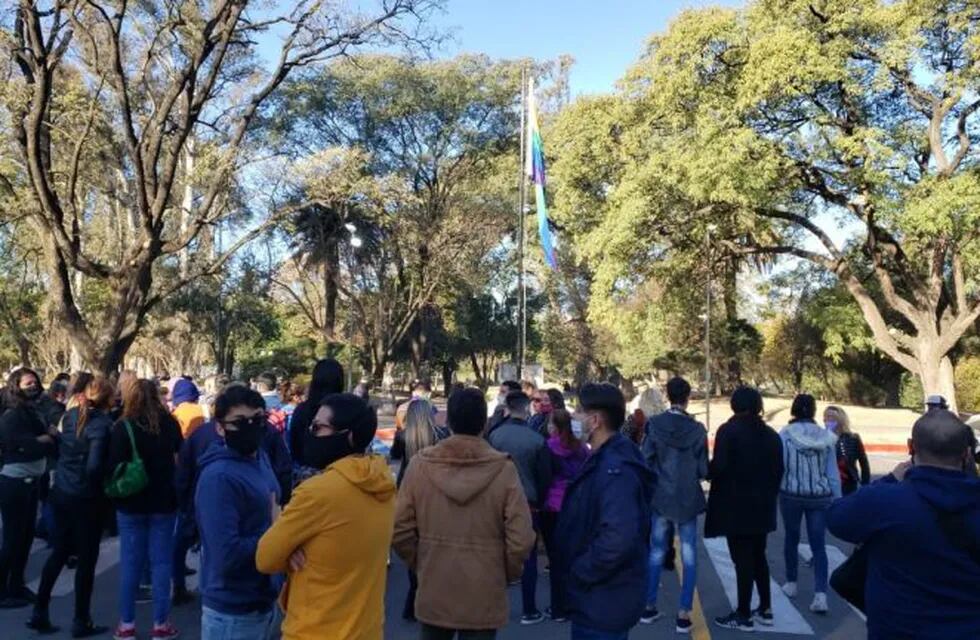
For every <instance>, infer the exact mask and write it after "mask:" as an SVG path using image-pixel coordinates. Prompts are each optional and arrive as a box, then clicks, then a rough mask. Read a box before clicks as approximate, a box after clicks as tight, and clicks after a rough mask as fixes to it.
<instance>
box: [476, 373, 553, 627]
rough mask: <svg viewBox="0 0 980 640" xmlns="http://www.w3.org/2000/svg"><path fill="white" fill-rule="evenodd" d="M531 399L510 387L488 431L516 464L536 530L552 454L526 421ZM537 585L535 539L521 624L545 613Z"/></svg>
mask: <svg viewBox="0 0 980 640" xmlns="http://www.w3.org/2000/svg"><path fill="white" fill-rule="evenodd" d="M529 404H530V399H529V398H528V397H527V396H526V395H525V394H524V392H523V391H512V392H511V393H509V394H508V395H507V415H508V416H509V417H508V418H507V420H506V421H505V422H504V423H503V424H501V425H500V426H499V427H497V428H496V429H494V431H493V433H491V434H490V437H489V438H488V441H489V442H490V446H491V447H493V448H494V449H496V450H497V451H500V452H501V453H506V454H508V455H509V456H510V457H511V459H512V460H513V461H514V464H515V465H516V466H517V473H518V475H519V476H520V477H521V486H522V487H524V495H525V496H526V497H527V504H528V507H529V508H530V509H531V522H532V524H533V525H534V532H535V534H537V533H539V532H540V531H541V522H540V516H539V514H540V511H541V507H542V506H543V505H544V499H545V496H546V495H547V493H548V487H549V486H550V485H551V454H550V453H549V449H548V443H547V441H546V440H545V439H544V438H543V437H542V436H541V434H540V433H538V432H537V431H535V430H533V429H532V428H531V426H530V425H529V423H528V406H529ZM537 588H538V553H537V540H535V544H534V547H533V549H532V551H531V553H530V554H529V555H528V557H527V559H526V562H525V563H524V575H523V576H522V577H521V595H522V598H521V599H522V601H523V604H524V614H523V615H522V616H521V624H522V625H532V624H538V623H540V622H543V621H544V615H543V614H542V613H541V612H540V611H538V606H537V602H536V594H537Z"/></svg>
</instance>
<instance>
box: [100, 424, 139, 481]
mask: <svg viewBox="0 0 980 640" xmlns="http://www.w3.org/2000/svg"><path fill="white" fill-rule="evenodd" d="M123 424H124V425H125V426H126V433H127V434H129V444H130V445H131V446H132V448H133V459H132V460H131V461H129V462H120V463H119V464H118V465H117V466H116V468H115V469H113V471H112V475H111V476H109V477H108V478H107V479H106V482H105V494H106V495H107V496H109V497H110V498H128V497H129V496H134V495H136V494H137V493H139V492H140V491H142V490H143V489H145V488H146V485H147V484H149V482H150V478H149V476H147V475H146V467H145V466H144V465H143V459H142V458H140V454H139V451H137V450H136V438H135V437H133V427H132V425H131V424H130V423H129V420H126V421H125V422H124V423H123Z"/></svg>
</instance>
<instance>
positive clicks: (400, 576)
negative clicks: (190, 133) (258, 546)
mask: <svg viewBox="0 0 980 640" xmlns="http://www.w3.org/2000/svg"><path fill="white" fill-rule="evenodd" d="M901 459H902V456H897V455H896V456H886V455H876V456H872V469H873V472H874V473H875V474H876V475H877V474H881V473H884V472H886V471H888V470H889V469H891V468H892V467H893V466H894V465H895V464H896V463H897V462H898V461H900V460H901ZM804 536H805V534H804ZM118 550H119V548H118V541H117V539H114V538H113V539H106V540H104V541H103V543H102V555H101V558H100V560H99V566H98V576H97V578H96V586H95V595H94V602H93V617H94V618H95V620H96V622H98V623H103V624H110V625H113V624H115V622H116V620H117V615H118V614H117V607H116V599H117V589H118V585H119V555H118ZM849 551H850V546H849V545H847V544H845V543H842V542H840V541H839V540H834V539H830V541H829V549H828V553H829V556H830V563H831V569H833V568H834V567H835V566H837V565H838V564H839V563H840V562H842V561H843V560H844V558H845V557H846V555H847V553H849ZM800 555H801V556H802V557H803V558H806V557H807V556H808V555H809V547H808V546H806V544H805V539H804V544H803V545H801V549H800ZM46 556H47V553H46V551H45V550H44V544H43V542H41V541H37V542H36V543H35V547H34V550H33V552H32V554H31V558H30V563H29V565H28V572H27V575H28V581H34V583H33V584H32V585H31V586H32V588H36V587H37V584H36V580H37V579H38V578H39V576H40V572H41V566H42V564H43V562H44V559H45V558H46ZM782 558H783V553H782V532H781V531H780V532H777V533H776V534H774V535H772V536H770V537H769V560H770V566H771V568H772V576H773V580H774V584H773V606H774V609H775V616H776V626H775V627H774V628H773V629H771V630H769V629H764V628H760V631H765V632H767V635H766V637H771V638H773V640H778V639H780V638H796V637H800V636H811V637H817V638H836V639H840V640H854V639H856V638H861V637H863V636H864V623H863V621H862V620H861V618H860V617H859V616H858V615H857V614H856V613H855V612H854V611H852V610H851V609H850V608H849V607H848V606H847V605H846V604H845V603H843V602H842V601H841V600H840V599H838V598H837V597H836V595H834V594H833V593H831V594H830V608H831V611H830V614H829V615H826V616H818V615H815V614H812V613H810V611H809V609H808V607H809V604H810V600H811V599H812V596H813V572H812V570H811V569H810V568H808V567H807V566H806V565H801V568H800V594H799V596H798V597H797V598H796V599H795V600H792V601H791V600H789V599H788V598H786V597H785V596H784V595H783V593H782V592H781V591H780V590H779V588H778V587H777V586H776V585H777V584H778V583H782V581H783V579H784V577H785V571H784V562H783V559H782ZM196 562H197V556H196V555H194V554H191V555H190V564H192V565H196ZM698 563H699V575H698V597H697V603H698V605H699V608H700V610H701V611H702V612H703V618H702V619H703V620H707V621H710V620H711V618H712V617H713V616H715V615H718V614H720V613H725V612H727V611H728V610H730V609H731V607H732V604H731V603H732V601H733V599H734V595H735V594H734V584H735V582H734V572H733V571H732V569H731V566H730V563H731V561H730V559H729V557H728V552H727V549H726V548H725V545H724V541H723V540H708V541H702V543H701V544H700V545H699V553H698ZM543 567H544V559H543V558H542V568H543ZM71 575H72V572H70V571H67V570H66V571H65V572H64V573H63V575H62V577H61V579H60V581H59V583H58V585H57V587H56V589H55V596H56V597H55V598H54V600H53V601H52V611H51V617H52V621H53V622H54V623H55V624H58V625H61V626H62V627H63V628H67V627H68V626H69V625H70V622H71V616H72V606H73V605H72V597H71V595H72V593H73V591H72V585H71ZM723 577H724V580H723ZM679 578H680V576H679V574H678V573H676V572H675V573H671V572H664V574H663V578H662V585H663V586H662V589H661V598H660V608H661V610H662V611H664V612H665V614H666V615H665V617H664V619H661V620H660V621H658V622H657V623H656V624H654V625H651V626H640V627H638V628H637V629H636V630H635V631H634V632H633V633H632V634H631V636H630V637H631V638H634V639H636V638H638V639H644V638H670V637H676V634H675V633H674V628H673V611H674V609H675V608H676V603H677V598H678V595H679V591H680V588H679ZM190 583H191V585H192V586H193V585H195V584H196V576H195V577H192V578H191V579H190ZM407 586H408V580H407V576H406V572H405V569H404V567H403V566H402V565H401V564H400V563H398V561H397V559H395V558H393V560H392V565H391V569H390V573H389V577H388V594H387V598H386V601H387V602H386V610H387V624H386V628H385V638H388V639H391V640H409V639H414V638H415V637H416V634H417V627H416V626H415V625H411V624H407V623H405V622H403V621H402V620H401V617H400V615H401V610H402V604H403V598H404V595H405V592H406V590H407ZM547 586H548V585H547V575H546V574H544V573H542V576H541V579H540V581H539V584H538V606H539V608H541V609H543V608H544V607H546V606H547V605H548V595H547V592H548V589H547ZM726 587H727V588H726ZM510 596H511V620H512V622H511V624H510V625H509V626H508V627H507V628H506V629H504V630H503V631H502V632H501V633H500V635H499V637H500V638H501V639H503V640H525V639H526V640H530V639H531V638H534V639H536V640H552V639H555V640H557V639H558V638H563V639H564V638H567V637H568V626H567V625H559V624H554V623H551V622H545V623H543V624H541V625H537V626H533V627H521V626H520V625H519V623H518V621H519V618H520V606H521V602H520V600H521V596H520V588H519V587H513V588H511V590H510ZM151 608H152V605H150V604H141V605H138V606H137V611H138V625H139V629H140V630H142V631H143V632H144V635H143V636H142V637H146V636H147V635H148V633H146V630H148V628H149V625H150V612H151ZM29 614H30V610H29V609H22V610H15V611H0V638H2V639H3V640H20V639H30V638H36V637H39V636H37V634H35V633H34V632H32V631H29V630H28V629H26V628H25V627H24V622H25V621H26V620H27V618H28V617H29ZM199 616H200V610H199V608H198V607H197V606H196V605H188V606H184V607H179V608H177V609H175V610H174V614H173V620H174V623H175V624H176V625H177V627H178V628H179V629H180V630H181V631H182V637H184V638H188V639H189V640H194V639H197V638H200V631H199ZM740 635H742V634H738V633H736V632H729V631H725V630H722V629H718V628H717V627H714V626H713V625H711V624H703V625H702V624H698V625H697V627H696V629H695V633H694V634H693V637H695V638H717V639H722V640H724V639H726V638H734V637H737V636H740ZM46 637H48V638H51V639H52V640H61V639H63V638H69V637H70V635H69V634H68V633H67V632H66V631H62V632H61V633H58V634H55V635H52V636H46ZM105 637H109V636H108V635H107V636H105ZM324 640H334V639H330V638H325V639H324Z"/></svg>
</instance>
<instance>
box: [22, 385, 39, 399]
mask: <svg viewBox="0 0 980 640" xmlns="http://www.w3.org/2000/svg"><path fill="white" fill-rule="evenodd" d="M20 395H21V397H22V398H24V399H25V400H37V399H38V398H40V397H41V387H28V388H27V389H21V390H20Z"/></svg>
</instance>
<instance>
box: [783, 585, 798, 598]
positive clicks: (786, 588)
mask: <svg viewBox="0 0 980 640" xmlns="http://www.w3.org/2000/svg"><path fill="white" fill-rule="evenodd" d="M783 593H785V594H786V595H787V596H788V597H790V598H795V597H796V583H795V582H787V583H786V584H784V585H783Z"/></svg>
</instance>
